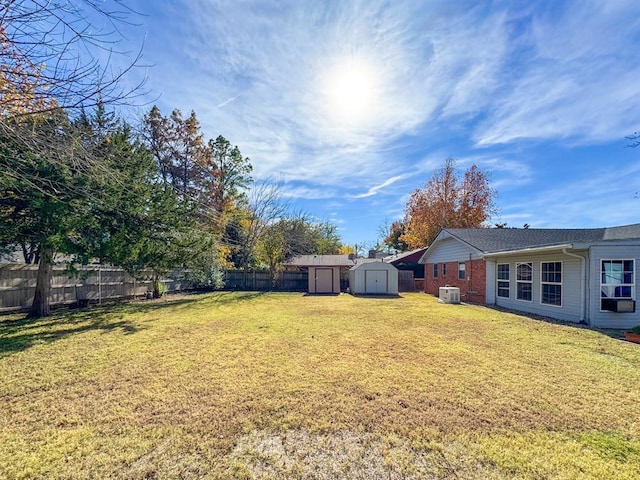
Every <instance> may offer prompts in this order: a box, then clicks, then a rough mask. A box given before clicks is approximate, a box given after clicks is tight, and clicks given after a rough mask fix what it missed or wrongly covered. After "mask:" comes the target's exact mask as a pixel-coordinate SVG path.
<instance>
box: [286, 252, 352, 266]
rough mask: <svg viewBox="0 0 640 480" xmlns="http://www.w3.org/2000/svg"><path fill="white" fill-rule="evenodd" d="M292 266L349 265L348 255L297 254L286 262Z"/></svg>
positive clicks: (350, 262) (350, 263) (350, 261)
mask: <svg viewBox="0 0 640 480" xmlns="http://www.w3.org/2000/svg"><path fill="white" fill-rule="evenodd" d="M287 265H289V266H294V267H351V266H353V261H352V260H350V259H349V256H348V255H298V256H297V257H293V258H292V259H291V260H289V261H288V262H287Z"/></svg>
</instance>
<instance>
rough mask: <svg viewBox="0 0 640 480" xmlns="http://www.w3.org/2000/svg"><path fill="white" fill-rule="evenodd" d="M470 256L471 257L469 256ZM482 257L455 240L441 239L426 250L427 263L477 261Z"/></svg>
mask: <svg viewBox="0 0 640 480" xmlns="http://www.w3.org/2000/svg"><path fill="white" fill-rule="evenodd" d="M470 255H471V256H470ZM480 258H482V255H481V254H480V253H478V252H477V251H476V250H475V249H473V248H471V247H469V246H467V245H465V244H464V243H462V242H460V241H459V240H456V239H455V238H443V239H441V240H439V241H438V242H436V243H435V244H434V245H432V246H431V247H430V248H429V250H427V258H426V262H427V263H444V262H463V261H466V260H477V259H480Z"/></svg>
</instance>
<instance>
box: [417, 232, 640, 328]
mask: <svg viewBox="0 0 640 480" xmlns="http://www.w3.org/2000/svg"><path fill="white" fill-rule="evenodd" d="M638 262H640V224H634V225H624V226H619V227H606V228H588V229H533V228H531V229H523V228H469V229H466V228H450V229H444V230H442V231H441V232H440V233H439V234H438V236H437V237H436V239H435V240H434V241H433V243H432V244H431V246H430V247H429V249H428V250H427V251H426V252H425V253H424V255H423V256H422V258H421V259H420V263H422V264H424V267H425V285H424V291H425V292H426V293H429V294H432V295H438V293H439V288H440V287H444V286H447V285H448V286H452V287H458V288H460V298H461V300H462V301H463V302H473V303H481V304H488V305H497V306H500V307H505V308H509V309H513V310H520V311H523V312H528V313H534V314H538V315H543V316H547V317H551V318H556V319H558V320H564V321H569V322H576V323H586V324H588V325H590V326H593V327H600V328H629V327H633V326H637V325H640V315H638V314H637V313H636V299H637V297H638V295H639V294H640V271H639V270H640V269H639V268H638Z"/></svg>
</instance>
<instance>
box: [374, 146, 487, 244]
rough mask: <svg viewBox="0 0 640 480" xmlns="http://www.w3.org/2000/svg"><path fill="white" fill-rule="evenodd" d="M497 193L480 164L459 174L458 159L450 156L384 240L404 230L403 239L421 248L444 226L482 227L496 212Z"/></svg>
mask: <svg viewBox="0 0 640 480" xmlns="http://www.w3.org/2000/svg"><path fill="white" fill-rule="evenodd" d="M495 195H496V191H495V189H493V188H492V187H491V186H490V184H489V178H488V177H487V174H486V173H484V172H483V171H482V170H480V168H479V167H478V166H477V165H475V164H474V165H471V167H469V168H468V169H467V170H466V171H465V172H464V175H462V176H460V175H459V174H458V172H457V171H456V162H455V160H454V159H453V158H447V159H446V160H445V161H444V164H443V165H442V167H441V168H440V169H438V170H437V171H436V172H435V173H434V174H433V176H432V177H431V179H430V180H429V181H428V182H427V184H426V185H425V186H424V187H422V188H418V189H416V190H414V192H413V193H412V194H411V197H410V198H409V201H408V202H407V205H406V206H405V217H404V220H403V221H402V222H401V223H399V222H394V225H395V227H394V228H393V229H391V231H390V234H389V236H388V237H387V238H386V239H385V242H386V243H387V244H389V242H391V241H393V237H394V235H395V234H396V233H398V232H397V231H402V234H401V235H399V240H400V241H402V242H404V243H405V244H406V245H407V246H408V248H410V249H411V248H420V247H424V246H428V245H430V244H431V242H432V241H433V240H434V239H435V238H436V236H437V235H438V233H440V230H442V229H443V228H478V227H482V226H484V225H485V222H486V221H487V220H488V219H489V218H490V217H491V215H492V214H494V213H495V212H496V205H495V203H494V197H495ZM395 236H397V235H395Z"/></svg>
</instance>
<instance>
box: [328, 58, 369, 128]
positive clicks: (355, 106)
mask: <svg viewBox="0 0 640 480" xmlns="http://www.w3.org/2000/svg"><path fill="white" fill-rule="evenodd" d="M376 82H377V79H376V74H375V69H374V68H373V67H372V66H371V65H370V64H368V63H367V62H365V61H363V60H358V59H347V60H341V61H338V62H336V63H335V64H334V66H333V67H331V68H330V69H329V70H328V72H327V74H326V77H325V79H324V84H325V85H324V91H325V99H324V100H325V102H326V104H325V106H326V109H327V113H328V116H329V117H330V118H331V119H332V120H334V121H338V122H340V123H348V124H351V125H354V126H357V125H360V124H363V123H365V122H367V120H368V119H370V116H371V115H372V114H373V113H374V109H375V108H374V107H375V101H376V90H377V86H376Z"/></svg>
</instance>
